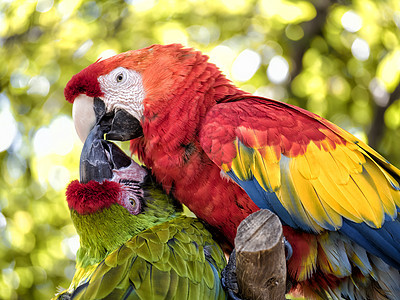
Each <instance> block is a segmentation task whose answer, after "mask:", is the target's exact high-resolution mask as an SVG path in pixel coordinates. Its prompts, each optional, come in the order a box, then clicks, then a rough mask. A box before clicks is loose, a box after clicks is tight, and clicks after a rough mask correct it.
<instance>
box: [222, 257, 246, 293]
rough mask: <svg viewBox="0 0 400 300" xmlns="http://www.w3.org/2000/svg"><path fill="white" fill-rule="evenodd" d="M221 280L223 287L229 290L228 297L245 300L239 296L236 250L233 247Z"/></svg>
mask: <svg viewBox="0 0 400 300" xmlns="http://www.w3.org/2000/svg"><path fill="white" fill-rule="evenodd" d="M221 282H222V286H223V288H224V289H225V290H226V291H227V292H228V299H233V300H243V299H242V298H240V297H239V296H238V294H239V285H238V283H237V279H236V251H235V249H233V251H232V253H231V255H230V257H229V261H228V264H227V265H226V267H225V268H224V269H223V270H222V273H221Z"/></svg>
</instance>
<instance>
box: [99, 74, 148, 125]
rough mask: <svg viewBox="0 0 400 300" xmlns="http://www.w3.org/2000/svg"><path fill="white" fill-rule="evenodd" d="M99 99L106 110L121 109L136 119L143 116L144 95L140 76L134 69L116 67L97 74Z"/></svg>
mask: <svg viewBox="0 0 400 300" xmlns="http://www.w3.org/2000/svg"><path fill="white" fill-rule="evenodd" d="M98 81H99V83H100V88H101V91H102V92H103V94H104V96H103V97H101V99H102V100H103V101H104V103H105V105H106V109H107V112H110V111H116V110H118V109H123V110H125V111H126V112H128V113H130V114H131V115H132V116H134V117H135V118H136V119H138V120H141V118H142V116H143V110H144V106H143V99H144V97H145V92H144V87H143V81H142V76H141V75H140V74H139V73H138V72H136V71H134V70H129V69H125V68H123V67H118V68H116V69H114V70H112V71H111V72H110V73H108V74H106V75H102V76H99V78H98Z"/></svg>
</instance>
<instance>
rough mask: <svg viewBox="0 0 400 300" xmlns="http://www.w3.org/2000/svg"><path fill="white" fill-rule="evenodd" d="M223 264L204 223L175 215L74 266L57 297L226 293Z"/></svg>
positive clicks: (208, 295) (216, 295)
mask: <svg viewBox="0 0 400 300" xmlns="http://www.w3.org/2000/svg"><path fill="white" fill-rule="evenodd" d="M225 265H226V262H225V257H224V254H223V252H222V250H221V249H220V248H219V246H218V245H217V244H216V243H215V242H213V240H212V237H211V234H210V233H209V232H208V231H207V230H206V229H205V228H204V226H203V224H202V223H201V222H199V221H198V220H197V219H194V218H188V217H179V218H176V219H174V220H172V221H170V222H165V223H162V224H160V225H157V226H155V227H153V228H150V229H148V230H146V231H143V232H142V233H140V234H138V235H136V236H135V237H133V238H131V239H130V240H129V241H127V242H126V243H125V244H124V245H123V246H121V247H120V248H118V249H116V250H115V251H113V252H112V253H110V254H109V255H108V256H107V257H106V258H105V259H104V260H103V261H101V262H100V263H98V264H96V265H92V266H89V267H86V268H79V267H78V269H77V271H76V273H75V276H74V279H73V281H72V284H71V287H70V288H69V289H68V290H67V291H64V292H63V293H61V294H59V295H58V298H57V299H100V298H101V299H102V298H105V297H107V299H225V293H224V291H223V289H222V286H221V283H220V275H221V271H222V269H223V268H224V266H225ZM63 297H64V298H63Z"/></svg>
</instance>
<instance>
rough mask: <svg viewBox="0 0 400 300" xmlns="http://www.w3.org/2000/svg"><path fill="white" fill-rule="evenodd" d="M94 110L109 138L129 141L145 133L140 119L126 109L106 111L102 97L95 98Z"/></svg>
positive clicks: (98, 122) (98, 121)
mask: <svg viewBox="0 0 400 300" xmlns="http://www.w3.org/2000/svg"><path fill="white" fill-rule="evenodd" d="M93 105H94V112H95V114H96V120H97V124H99V125H100V127H101V128H102V130H104V133H105V135H106V139H107V140H114V141H129V140H132V139H135V138H137V137H140V136H142V135H143V129H142V126H141V125H140V122H139V120H138V119H136V118H135V117H133V116H132V115H131V114H129V113H127V112H126V111H125V110H122V109H121V110H117V111H115V112H110V113H106V109H105V104H104V102H103V101H102V100H101V99H100V98H94V103H93Z"/></svg>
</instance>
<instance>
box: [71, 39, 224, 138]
mask: <svg viewBox="0 0 400 300" xmlns="http://www.w3.org/2000/svg"><path fill="white" fill-rule="evenodd" d="M207 59H208V57H207V56H205V55H202V54H201V53H200V52H198V51H194V50H193V49H186V48H183V46H182V45H178V44H172V45H166V46H162V45H153V46H150V47H147V48H144V49H140V50H135V51H128V52H125V53H121V54H118V55H116V56H113V57H111V58H108V59H105V60H99V61H97V62H95V63H93V64H92V65H90V66H88V67H87V68H85V69H83V70H82V71H81V72H79V73H78V74H76V75H74V76H73V77H72V78H71V80H70V81H69V82H68V84H67V86H66V88H65V90H64V95H65V98H66V99H67V100H68V101H69V102H71V103H73V118H74V122H75V127H76V129H77V132H78V135H79V137H80V138H81V140H82V141H84V140H85V139H86V137H87V136H88V134H89V132H90V130H91V129H92V128H93V126H94V125H95V124H96V123H97V124H101V125H102V126H103V128H102V129H103V130H104V131H105V132H106V136H107V138H108V139H114V140H130V139H133V138H135V137H139V136H141V135H142V134H143V132H142V127H141V122H142V121H143V119H144V117H146V118H150V119H151V118H152V117H154V116H155V115H157V114H158V113H159V112H161V111H163V110H165V109H166V108H167V107H169V106H170V105H173V104H172V102H171V99H172V98H173V97H174V96H176V95H177V94H178V93H179V90H180V89H181V88H182V86H184V85H185V86H186V85H187V84H188V78H189V77H190V74H191V73H193V70H194V69H197V70H198V69H199V68H200V69H202V70H203V69H204V68H205V67H204V66H207V65H212V64H210V63H207V62H206V61H207ZM212 66H214V65H212ZM214 69H215V70H217V68H216V67H215V66H214ZM218 72H219V71H218ZM197 73H198V72H197ZM197 79H198V78H197ZM191 80H193V79H191ZM189 83H190V82H189ZM104 127H108V128H106V129H104Z"/></svg>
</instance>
